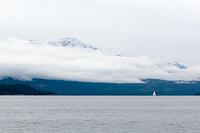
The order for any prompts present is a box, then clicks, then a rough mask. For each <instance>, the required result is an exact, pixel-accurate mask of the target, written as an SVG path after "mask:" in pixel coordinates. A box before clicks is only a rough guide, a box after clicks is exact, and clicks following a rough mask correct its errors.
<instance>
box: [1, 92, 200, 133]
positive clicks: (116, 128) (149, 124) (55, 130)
mask: <svg viewBox="0 0 200 133" xmlns="http://www.w3.org/2000/svg"><path fill="white" fill-rule="evenodd" d="M0 132H1V133H200V97H197V96H186V97H184V96H177V97H176V96H172V97H169V96H157V97H152V96H0Z"/></svg>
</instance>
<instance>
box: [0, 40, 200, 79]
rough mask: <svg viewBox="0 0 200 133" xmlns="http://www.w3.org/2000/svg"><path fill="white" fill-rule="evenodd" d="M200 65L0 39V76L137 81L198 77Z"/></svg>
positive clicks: (74, 47)
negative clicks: (180, 66) (184, 66)
mask: <svg viewBox="0 0 200 133" xmlns="http://www.w3.org/2000/svg"><path fill="white" fill-rule="evenodd" d="M199 75H200V67H199V66H196V67H188V68H186V69H181V68H179V67H177V64H176V65H173V63H168V62H165V61H163V60H161V59H159V58H151V57H146V56H141V57H127V56H117V55H115V54H113V53H107V52H103V51H101V50H94V49H92V48H82V47H79V46H73V47H72V46H63V45H52V41H51V43H48V41H27V40H20V39H13V38H12V39H6V40H1V41H0V78H5V77H13V78H16V79H20V80H31V79H32V78H42V79H59V80H71V81H89V82H115V83H138V82H142V81H141V79H149V78H152V79H164V80H197V79H198V77H199Z"/></svg>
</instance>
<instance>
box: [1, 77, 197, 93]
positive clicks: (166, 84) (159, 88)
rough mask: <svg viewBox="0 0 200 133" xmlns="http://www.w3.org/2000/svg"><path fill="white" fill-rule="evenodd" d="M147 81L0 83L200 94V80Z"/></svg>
mask: <svg viewBox="0 0 200 133" xmlns="http://www.w3.org/2000/svg"><path fill="white" fill-rule="evenodd" d="M144 82H145V83H92V82H76V81H64V80H47V79H33V80H32V81H20V80H15V79H12V78H6V79H2V80H0V84H1V83H4V84H7V85H12V84H25V85H28V86H31V87H33V88H35V89H37V90H41V91H45V92H46V91H47V92H52V93H55V94H58V95H152V93H153V91H154V90H155V91H156V93H157V94H158V95H196V94H200V82H199V81H192V82H187V83H184V82H175V81H166V80H159V79H157V80H156V79H146V80H144Z"/></svg>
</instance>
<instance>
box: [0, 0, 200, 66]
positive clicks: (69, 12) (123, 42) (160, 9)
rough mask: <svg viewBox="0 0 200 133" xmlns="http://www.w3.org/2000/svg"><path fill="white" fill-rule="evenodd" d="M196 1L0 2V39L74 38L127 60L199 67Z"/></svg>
mask: <svg viewBox="0 0 200 133" xmlns="http://www.w3.org/2000/svg"><path fill="white" fill-rule="evenodd" d="M199 7H200V1H198V0H0V38H8V37H18V38H22V39H36V40H38V39H39V40H54V39H59V38H63V37H74V38H77V39H80V40H81V41H82V42H85V43H88V44H90V45H93V46H95V47H99V48H103V49H108V50H114V51H117V52H119V53H121V54H124V55H128V56H152V57H159V58H162V59H165V60H171V61H175V60H176V61H178V62H180V63H183V64H186V65H192V64H200V63H199V62H198V61H199V60H200V53H199V49H200V44H199V43H200V8H199Z"/></svg>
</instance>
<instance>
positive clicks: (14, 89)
mask: <svg viewBox="0 0 200 133" xmlns="http://www.w3.org/2000/svg"><path fill="white" fill-rule="evenodd" d="M53 94H55V93H52V92H47V91H41V90H37V89H34V88H33V87H30V86H27V85H23V84H0V95H53Z"/></svg>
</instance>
